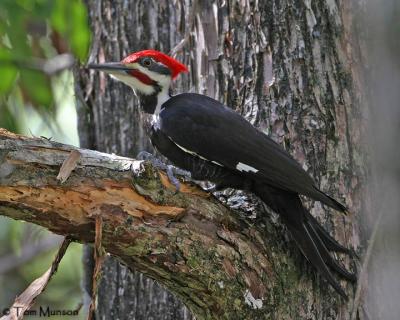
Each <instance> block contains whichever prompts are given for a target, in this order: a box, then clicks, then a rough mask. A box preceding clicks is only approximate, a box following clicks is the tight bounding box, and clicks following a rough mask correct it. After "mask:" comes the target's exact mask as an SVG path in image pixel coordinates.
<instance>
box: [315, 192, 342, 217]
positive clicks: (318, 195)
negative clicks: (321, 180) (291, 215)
mask: <svg viewBox="0 0 400 320" xmlns="http://www.w3.org/2000/svg"><path fill="white" fill-rule="evenodd" d="M310 197H311V198H313V199H314V200H317V201H321V202H322V203H324V204H326V205H327V206H329V207H331V208H333V209H335V210H338V211H340V212H343V213H344V214H347V213H348V211H347V208H346V207H345V206H344V205H343V204H341V203H340V202H339V201H337V200H335V199H333V198H332V197H331V196H328V195H327V194H326V193H324V192H322V191H321V190H319V189H318V188H317V187H314V192H313V194H310Z"/></svg>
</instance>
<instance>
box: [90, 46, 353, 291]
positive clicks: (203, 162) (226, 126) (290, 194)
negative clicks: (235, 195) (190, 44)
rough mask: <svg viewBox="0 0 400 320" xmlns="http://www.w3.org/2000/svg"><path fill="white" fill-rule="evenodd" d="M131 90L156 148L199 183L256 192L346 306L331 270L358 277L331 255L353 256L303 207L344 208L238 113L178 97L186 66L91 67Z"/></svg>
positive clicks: (131, 63)
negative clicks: (174, 87)
mask: <svg viewBox="0 0 400 320" xmlns="http://www.w3.org/2000/svg"><path fill="white" fill-rule="evenodd" d="M88 67H89V68H91V69H98V70H101V71H104V72H106V73H108V74H110V75H111V76H113V77H114V78H116V79H118V80H120V81H122V82H124V83H125V84H127V85H128V86H130V87H132V89H133V90H134V92H135V94H136V95H137V96H138V97H139V99H140V104H141V108H142V109H143V111H144V112H145V113H148V114H152V115H153V122H152V126H151V130H150V139H151V141H152V144H153V145H154V146H155V148H156V149H157V150H158V151H159V152H160V153H161V154H163V155H164V156H165V157H167V158H168V159H169V160H170V161H171V162H172V163H174V164H175V165H176V166H178V167H179V168H182V169H184V170H187V171H189V172H190V173H191V175H192V178H193V179H195V180H207V181H211V182H213V183H215V184H216V185H217V186H218V187H219V188H225V187H231V188H236V189H246V190H250V191H251V192H253V193H254V194H256V195H257V196H258V197H259V198H261V200H263V201H264V202H265V204H267V205H268V206H269V207H270V208H271V209H272V210H274V211H275V212H277V213H278V214H279V215H280V216H281V218H282V221H283V222H284V223H285V225H286V226H287V228H288V229H289V231H290V233H291V234H292V236H293V238H294V240H295V242H296V244H297V246H298V247H299V248H300V250H301V251H302V253H303V254H304V256H305V257H306V258H307V259H308V260H309V261H310V262H311V264H312V265H313V266H314V267H315V268H316V269H317V270H318V271H319V273H320V274H321V275H322V276H323V277H324V278H325V279H326V280H327V281H328V282H329V283H330V284H331V285H332V287H333V288H334V289H335V290H336V291H337V292H338V293H339V294H340V295H341V296H342V297H344V298H347V296H346V294H345V292H344V290H343V289H342V287H341V286H340V285H339V284H338V282H337V281H336V279H335V278H334V277H333V276H332V274H331V271H330V269H332V270H334V271H336V272H337V273H338V274H339V275H341V276H342V277H344V278H345V279H347V280H349V281H356V276H355V275H354V274H352V273H350V272H348V271H347V270H346V269H344V268H343V267H342V266H340V265H339V264H338V263H337V262H336V260H335V259H333V258H332V256H331V255H330V252H329V251H337V252H343V253H346V254H351V251H350V250H348V249H347V248H344V247H343V246H342V245H340V244H339V243H338V242H337V241H336V240H335V239H334V238H333V237H331V236H330V235H329V234H328V232H327V231H325V230H324V229H323V227H322V226H321V225H320V224H319V223H318V222H317V220H316V219H315V218H314V217H313V216H312V215H311V214H310V213H309V212H308V211H307V210H306V209H305V208H304V207H303V205H302V202H301V200H300V198H299V195H305V196H307V197H309V198H311V199H314V200H317V201H320V202H322V203H323V204H326V205H327V206H330V207H332V208H334V209H336V210H338V211H341V212H346V208H345V207H344V206H343V205H342V204H340V203H339V202H338V201H336V200H335V199H333V198H331V197H330V196H328V195H327V194H325V193H324V192H322V191H321V190H319V189H318V187H317V186H316V185H315V182H314V181H313V179H312V178H311V177H310V176H309V175H308V174H307V173H306V172H305V171H304V170H303V169H302V167H301V166H300V165H299V164H298V163H297V162H296V161H295V160H294V159H293V158H292V157H291V156H290V155H289V154H288V153H287V152H286V151H285V150H284V149H283V148H282V147H281V146H280V145H278V144H277V143H275V142H274V141H273V140H271V139H270V138H269V137H268V136H267V135H265V134H264V133H262V132H260V131H258V130H257V129H256V128H255V127H253V126H252V125H251V124H250V123H249V122H248V121H246V120H245V119H244V118H243V117H241V116H240V115H239V114H237V113H236V112H234V111H233V110H232V109H230V108H228V107H226V106H224V105H223V104H221V103H220V102H218V101H216V100H214V99H211V98H209V97H207V96H204V95H200V94H195V93H182V94H178V95H175V96H172V95H171V93H170V84H171V81H172V80H173V79H175V78H176V77H177V76H178V75H179V74H180V73H181V72H188V69H187V68H186V66H185V65H183V64H181V63H180V62H178V61H176V60H175V59H173V58H171V57H169V56H168V55H166V54H164V53H161V52H158V51H155V50H144V51H140V52H136V53H132V54H130V55H129V56H127V57H126V58H125V59H123V60H122V61H121V62H113V63H104V64H90V65H89V66H88Z"/></svg>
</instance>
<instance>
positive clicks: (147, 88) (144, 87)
mask: <svg viewBox="0 0 400 320" xmlns="http://www.w3.org/2000/svg"><path fill="white" fill-rule="evenodd" d="M110 75H111V77H113V78H114V79H117V80H119V81H122V82H123V83H125V84H127V85H128V86H130V87H131V88H132V89H133V90H134V91H136V90H137V91H140V92H141V93H144V94H146V95H151V94H153V93H154V91H155V89H154V88H153V86H151V85H148V84H144V83H143V82H142V81H140V80H138V79H136V78H135V77H133V76H130V75H128V74H124V73H122V72H115V73H111V72H110Z"/></svg>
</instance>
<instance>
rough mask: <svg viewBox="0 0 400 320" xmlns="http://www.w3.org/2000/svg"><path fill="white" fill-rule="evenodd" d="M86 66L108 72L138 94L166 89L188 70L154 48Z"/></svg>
mask: <svg viewBox="0 0 400 320" xmlns="http://www.w3.org/2000/svg"><path fill="white" fill-rule="evenodd" d="M88 68H89V69H97V70H101V71H104V72H106V73H108V74H110V75H111V76H112V77H114V78H116V79H117V80H120V81H122V82H124V83H125V84H127V85H128V86H130V87H132V88H133V90H134V91H135V92H136V93H138V94H140V95H153V94H157V92H160V91H164V90H168V89H169V86H170V83H171V80H173V79H175V78H176V77H177V76H178V75H179V74H180V73H181V72H188V69H187V67H186V66H185V65H183V64H182V63H180V62H179V61H177V60H175V59H173V58H171V57H170V56H168V55H166V54H165V53H162V52H159V51H156V50H143V51H139V52H134V53H131V54H130V55H129V56H127V57H125V58H124V59H123V60H122V61H121V62H109V63H102V64H89V65H88Z"/></svg>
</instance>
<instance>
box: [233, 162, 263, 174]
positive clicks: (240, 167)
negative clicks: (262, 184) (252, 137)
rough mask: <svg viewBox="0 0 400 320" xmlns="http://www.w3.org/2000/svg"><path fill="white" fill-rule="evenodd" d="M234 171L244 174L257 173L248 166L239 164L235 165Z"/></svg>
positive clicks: (256, 170)
mask: <svg viewBox="0 0 400 320" xmlns="http://www.w3.org/2000/svg"><path fill="white" fill-rule="evenodd" d="M236 169H237V170H239V171H244V172H254V173H257V172H258V169H256V168H253V167H252V166H249V165H247V164H244V163H241V162H238V164H237V165H236Z"/></svg>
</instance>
